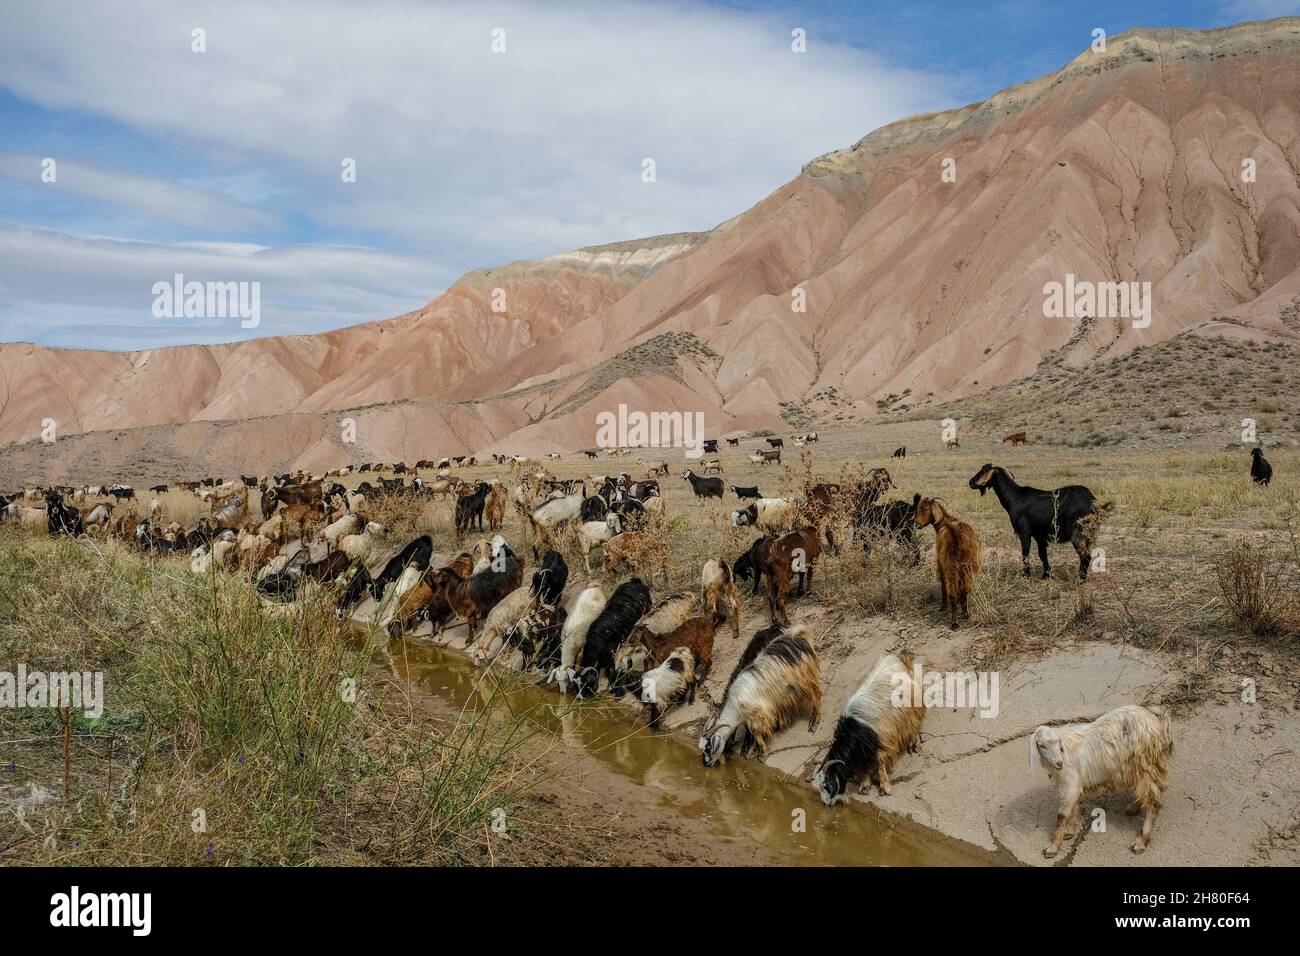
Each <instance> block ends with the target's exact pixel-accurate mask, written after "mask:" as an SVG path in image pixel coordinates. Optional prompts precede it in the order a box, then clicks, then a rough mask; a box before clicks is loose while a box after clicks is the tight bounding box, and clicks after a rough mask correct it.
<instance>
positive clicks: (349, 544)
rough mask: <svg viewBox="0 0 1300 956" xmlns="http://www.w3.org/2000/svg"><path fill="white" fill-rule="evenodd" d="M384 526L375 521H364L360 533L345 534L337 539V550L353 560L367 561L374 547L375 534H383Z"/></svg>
mask: <svg viewBox="0 0 1300 956" xmlns="http://www.w3.org/2000/svg"><path fill="white" fill-rule="evenodd" d="M383 532H384V526H383V525H381V524H379V523H378V522H375V521H368V522H366V527H365V530H364V531H362V532H361V533H360V534H347V535H344V536H343V537H342V538H340V539H339V550H340V551H342V552H343V553H344V554H346V555H347V556H348V557H350V558H352V559H353V560H354V561H367V560H369V558H370V552H371V551H373V550H374V547H375V536H376V535H380V534H383Z"/></svg>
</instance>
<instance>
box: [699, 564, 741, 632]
mask: <svg viewBox="0 0 1300 956" xmlns="http://www.w3.org/2000/svg"><path fill="white" fill-rule="evenodd" d="M700 606H701V607H702V608H703V609H704V613H705V615H706V616H708V617H710V618H712V619H713V620H714V621H715V622H716V623H718V624H721V623H722V622H723V621H725V620H727V618H731V635H732V637H733V638H735V639H736V640H737V641H739V640H740V597H739V596H738V595H737V594H736V582H735V579H734V578H733V576H732V573H731V568H729V567H728V566H727V562H726V561H723V560H721V559H719V558H709V560H707V561H705V562H704V567H703V568H702V569H701V570H700Z"/></svg>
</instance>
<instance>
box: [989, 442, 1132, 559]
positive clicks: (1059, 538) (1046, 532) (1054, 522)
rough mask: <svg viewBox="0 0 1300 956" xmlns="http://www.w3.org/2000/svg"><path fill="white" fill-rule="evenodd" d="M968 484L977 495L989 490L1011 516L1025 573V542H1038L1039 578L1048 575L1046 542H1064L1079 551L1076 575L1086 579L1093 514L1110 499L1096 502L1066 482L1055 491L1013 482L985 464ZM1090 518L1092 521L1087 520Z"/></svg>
mask: <svg viewBox="0 0 1300 956" xmlns="http://www.w3.org/2000/svg"><path fill="white" fill-rule="evenodd" d="M970 487H971V488H972V489H974V490H975V491H978V492H979V493H980V494H981V495H982V494H984V492H986V491H988V490H989V489H990V488H992V489H993V493H994V494H996V495H997V496H998V501H999V502H1000V503H1001V504H1002V507H1003V508H1005V509H1006V512H1007V515H1008V517H1010V518H1011V528H1012V530H1014V531H1015V533H1016V534H1017V535H1018V536H1019V537H1020V559H1021V561H1022V563H1023V564H1024V567H1025V576H1026V577H1028V576H1029V541H1030V539H1031V538H1032V539H1033V540H1034V541H1036V542H1037V543H1038V560H1039V561H1041V562H1042V564H1043V577H1044V578H1049V577H1051V576H1052V567H1051V565H1050V564H1049V563H1048V561H1047V543H1048V542H1049V541H1056V542H1059V543H1061V544H1064V543H1066V542H1067V541H1068V542H1069V543H1070V544H1072V545H1074V550H1075V551H1077V552H1078V553H1079V578H1080V579H1081V580H1083V581H1086V580H1088V565H1089V564H1091V563H1092V544H1093V538H1094V536H1095V534H1096V519H1093V516H1094V515H1096V516H1101V515H1103V514H1106V513H1107V512H1109V511H1110V510H1111V508H1113V507H1114V505H1112V504H1111V503H1110V502H1107V503H1106V504H1103V505H1099V504H1098V503H1097V498H1096V496H1095V495H1093V493H1092V492H1091V491H1089V490H1088V489H1087V488H1085V487H1084V486H1083V485H1066V486H1065V487H1064V488H1057V489H1056V490H1055V491H1040V490H1039V489H1038V488H1030V487H1029V486H1027V485H1018V484H1016V480H1015V476H1014V475H1012V474H1011V472H1009V471H1008V470H1007V469H1005V468H1001V467H999V466H997V465H991V464H986V465H985V466H984V467H983V468H981V469H980V470H979V471H977V472H976V473H975V475H974V477H972V478H971V480H970ZM1088 519H1093V520H1088Z"/></svg>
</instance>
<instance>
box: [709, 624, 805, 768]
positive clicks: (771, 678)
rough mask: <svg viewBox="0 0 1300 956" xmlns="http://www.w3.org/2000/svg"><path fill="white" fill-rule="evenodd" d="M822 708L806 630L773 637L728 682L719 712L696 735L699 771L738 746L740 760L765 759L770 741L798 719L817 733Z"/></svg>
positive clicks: (801, 629) (794, 630)
mask: <svg viewBox="0 0 1300 956" xmlns="http://www.w3.org/2000/svg"><path fill="white" fill-rule="evenodd" d="M821 706H822V682H821V669H820V666H819V664H818V661H817V652H816V651H814V650H813V647H812V644H810V643H809V641H808V638H807V629H806V628H804V627H802V626H800V627H795V628H791V629H790V630H788V631H785V632H783V633H781V634H779V635H778V636H776V637H774V638H773V639H772V640H771V641H770V642H769V643H768V644H767V645H766V646H765V647H764V648H763V649H762V650H761V651H759V653H758V654H757V655H756V656H755V657H754V660H753V661H752V662H751V663H750V664H749V665H748V666H747V667H745V668H744V670H742V671H741V672H740V673H739V674H737V675H736V676H735V678H734V679H733V680H732V682H731V684H730V686H729V687H728V688H727V693H726V696H725V697H724V698H723V701H722V708H721V709H720V710H719V711H718V713H717V715H716V716H715V717H713V719H712V720H710V721H709V722H708V724H706V725H705V728H704V732H703V733H702V734H701V735H700V751H701V754H702V756H703V760H704V766H706V767H712V766H715V765H716V764H717V763H718V762H719V761H721V760H723V759H725V758H726V755H727V753H728V752H729V751H730V750H731V749H732V748H733V747H734V746H735V745H736V744H740V746H741V754H742V756H748V755H749V753H750V752H751V751H752V750H754V749H757V750H758V754H759V757H766V756H767V748H768V744H769V743H770V741H771V739H772V737H773V736H775V735H776V734H777V733H779V732H780V731H782V730H783V729H785V728H786V727H789V726H790V725H791V724H793V723H794V722H795V721H796V720H797V719H799V718H800V717H806V718H807V719H808V730H809V731H810V732H811V731H814V730H816V729H817V718H818V716H819V715H820V713H821Z"/></svg>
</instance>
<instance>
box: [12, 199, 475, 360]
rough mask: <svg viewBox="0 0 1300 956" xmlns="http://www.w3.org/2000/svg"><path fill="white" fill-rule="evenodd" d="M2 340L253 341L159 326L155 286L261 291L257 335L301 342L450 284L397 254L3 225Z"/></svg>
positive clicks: (83, 343) (87, 343)
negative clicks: (255, 287) (213, 285)
mask: <svg viewBox="0 0 1300 956" xmlns="http://www.w3.org/2000/svg"><path fill="white" fill-rule="evenodd" d="M0 261H3V262H4V264H5V265H4V270H3V273H2V274H0V341H26V342H39V343H41V344H46V345H62V346H73V347H79V348H147V347H150V346H154V345H162V344H178V343H180V342H186V341H205V342H230V341H234V340H237V339H242V338H246V337H248V336H249V332H246V331H244V330H241V328H240V325H239V321H238V319H214V320H196V319H179V318H178V319H156V318H154V317H153V315H152V311H151V307H152V304H153V298H154V297H153V291H152V289H153V284H154V283H155V282H171V281H172V278H173V276H174V275H175V274H176V273H181V274H182V275H184V276H185V278H186V280H194V281H199V282H209V281H213V282H239V281H248V282H260V283H261V302H262V318H261V325H260V326H259V327H258V328H257V330H256V331H255V332H253V333H252V334H255V335H296V334H301V333H306V332H318V331H323V330H325V329H331V328H338V327H342V326H345V325H354V324H356V323H358V322H365V321H370V320H373V319H377V318H387V317H389V316H393V315H400V314H401V313H403V312H408V311H410V310H411V309H414V308H417V307H418V306H420V305H423V304H424V303H425V302H426V301H427V300H428V298H429V297H430V290H435V291H436V290H437V289H438V288H440V287H441V286H443V285H446V284H447V283H448V282H449V280H450V278H451V277H449V276H447V275H446V274H436V273H431V272H430V269H429V266H428V264H427V263H425V262H423V261H421V260H419V259H415V258H411V257H407V256H399V255H394V254H391V253H384V252H376V251H373V250H367V249H351V248H339V247H329V246H290V247H285V248H279V249H261V248H256V247H250V246H239V245H231V246H223V245H220V244H178V245H165V244H162V243H149V242H136V241H128V240H122V239H114V238H109V237H95V238H88V237H82V236H69V235H65V234H63V233H58V232H52V231H50V230H44V229H32V228H29V227H25V226H18V225H15V224H13V223H0Z"/></svg>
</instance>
